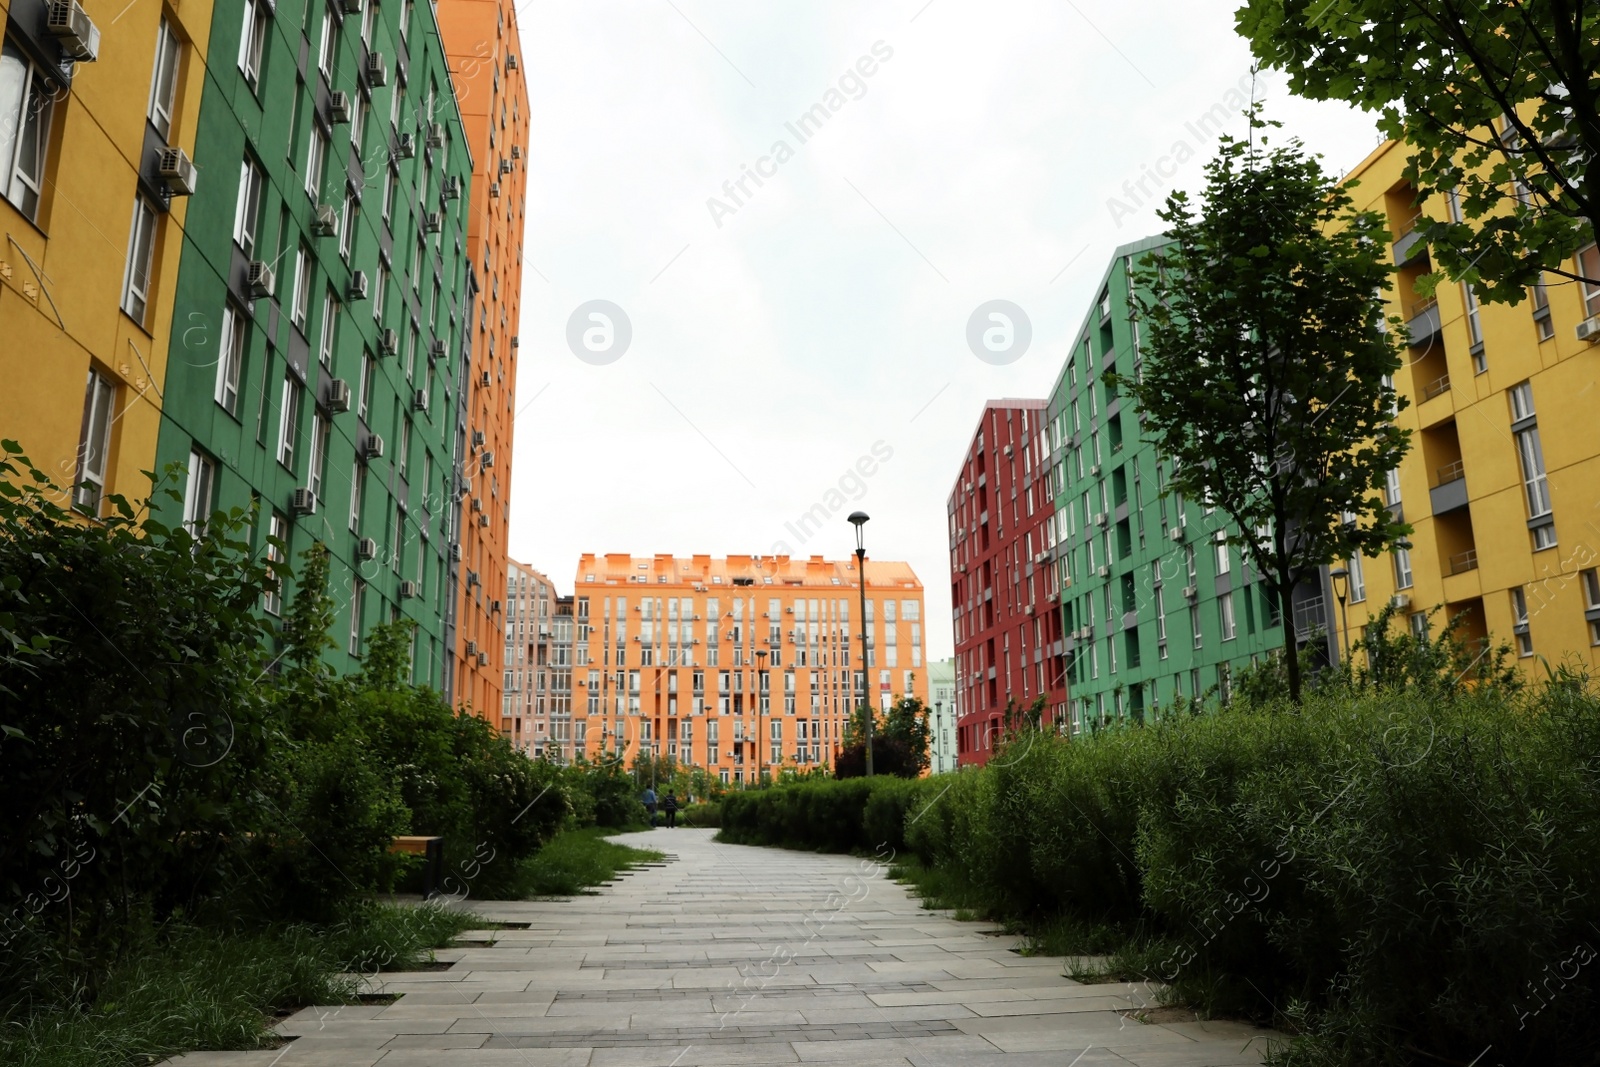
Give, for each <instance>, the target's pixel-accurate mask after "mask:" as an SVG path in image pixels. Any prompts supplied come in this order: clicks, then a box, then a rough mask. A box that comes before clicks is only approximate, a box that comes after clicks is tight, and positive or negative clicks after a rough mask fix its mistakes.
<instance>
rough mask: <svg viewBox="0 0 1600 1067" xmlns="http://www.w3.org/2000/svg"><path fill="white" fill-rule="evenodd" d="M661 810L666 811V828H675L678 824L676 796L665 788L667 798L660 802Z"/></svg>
mask: <svg viewBox="0 0 1600 1067" xmlns="http://www.w3.org/2000/svg"><path fill="white" fill-rule="evenodd" d="M661 810H662V811H664V812H666V813H667V829H668V830H675V829H677V826H678V796H677V794H676V793H674V792H673V791H672V790H670V789H669V790H667V799H666V800H665V801H663V802H662V804H661Z"/></svg>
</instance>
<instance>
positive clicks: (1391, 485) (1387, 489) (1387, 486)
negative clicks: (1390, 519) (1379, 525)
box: [1383, 467, 1400, 508]
mask: <svg viewBox="0 0 1600 1067" xmlns="http://www.w3.org/2000/svg"><path fill="white" fill-rule="evenodd" d="M1383 502H1384V503H1385V504H1387V505H1388V506H1389V507H1391V508H1392V507H1394V506H1396V505H1397V504H1399V503H1400V468H1398V467H1396V468H1395V469H1394V470H1391V471H1388V472H1386V473H1385V474H1384V476H1383Z"/></svg>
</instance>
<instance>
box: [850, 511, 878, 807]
mask: <svg viewBox="0 0 1600 1067" xmlns="http://www.w3.org/2000/svg"><path fill="white" fill-rule="evenodd" d="M866 524H867V513H866V512H864V511H852V512H851V513H850V525H851V526H854V527H855V528H856V579H857V581H859V582H860V584H861V706H862V708H863V709H864V711H865V712H866V714H865V718H866V720H867V722H866V728H867V777H868V778H871V777H872V714H873V713H872V703H871V700H870V693H869V691H868V689H867V548H866V542H865V541H864V540H863V536H864V535H863V531H862V527H863V526H865V525H866Z"/></svg>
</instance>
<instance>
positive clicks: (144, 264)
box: [122, 196, 159, 326]
mask: <svg viewBox="0 0 1600 1067" xmlns="http://www.w3.org/2000/svg"><path fill="white" fill-rule="evenodd" d="M158 217H159V216H158V215H157V214H156V209H155V207H154V206H152V205H151V203H150V201H148V200H146V199H145V198H144V197H142V196H136V197H134V198H133V226H132V227H131V228H130V232H129V234H128V266H127V269H126V271H125V272H124V273H123V277H122V310H123V311H125V312H127V314H128V317H129V318H130V319H132V320H133V321H134V322H137V323H138V324H139V325H140V326H143V325H144V313H145V308H146V307H147V306H148V305H149V302H150V267H151V264H152V263H154V262H155V255H156V221H157V219H158Z"/></svg>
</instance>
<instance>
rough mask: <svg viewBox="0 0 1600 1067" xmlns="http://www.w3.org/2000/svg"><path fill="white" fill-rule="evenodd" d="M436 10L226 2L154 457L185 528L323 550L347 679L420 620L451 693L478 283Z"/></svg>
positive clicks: (203, 121)
mask: <svg viewBox="0 0 1600 1067" xmlns="http://www.w3.org/2000/svg"><path fill="white" fill-rule="evenodd" d="M435 10H436V9H435V7H434V5H432V4H428V3H423V4H417V3H413V2H412V0H400V2H386V3H381V4H380V3H372V2H365V3H363V2H360V0H339V2H338V3H332V2H330V0H293V2H282V3H277V4H274V3H272V2H271V0H242V2H241V3H237V4H227V5H221V4H219V5H217V7H216V11H215V16H214V18H213V19H212V23H211V27H210V41H211V49H210V55H211V59H210V62H209V63H208V65H207V77H206V79H205V88H204V91H203V93H201V94H200V96H201V99H200V102H199V132H198V137H197V138H196V141H195V144H196V146H197V147H196V158H195V164H196V167H197V168H198V169H199V171H200V172H201V173H202V174H203V175H205V179H204V180H203V181H201V182H200V183H199V187H198V189H197V190H196V192H195V195H194V196H192V197H191V198H190V201H189V205H188V216H187V219H186V225H185V226H184V233H183V243H182V249H181V254H179V253H178V250H177V249H176V248H175V249H174V253H175V254H174V256H173V258H174V259H175V260H179V264H178V268H177V282H176V300H175V308H174V313H173V326H172V342H171V343H172V349H173V354H174V355H173V358H172V360H171V361H170V364H169V373H168V375H167V384H166V388H165V404H164V410H163V418H162V425H161V433H160V440H159V444H158V448H157V459H158V461H159V462H160V463H162V464H166V463H173V462H176V463H181V464H184V465H185V466H186V467H187V484H186V485H185V486H184V493H183V504H182V518H183V520H184V521H186V522H189V523H191V524H195V525H198V524H201V523H203V522H205V520H206V518H207V516H208V515H210V514H211V512H212V510H213V509H215V508H219V507H221V508H226V507H233V506H244V507H255V508H258V509H259V522H258V530H257V533H256V537H257V538H258V543H260V544H262V545H263V546H264V545H265V541H266V538H267V537H268V536H269V535H272V536H276V537H278V538H280V539H281V540H283V541H284V542H286V543H287V544H288V545H289V551H290V552H291V553H293V554H298V553H299V552H300V551H301V550H303V549H304V548H306V547H307V546H308V545H310V544H311V543H312V542H314V541H317V542H322V543H324V544H326V545H327V546H328V548H329V550H330V554H331V561H332V570H331V574H332V592H333V594H334V596H335V599H336V601H337V610H338V616H337V617H338V619H339V623H338V626H339V628H340V629H339V633H338V635H337V636H338V641H337V647H336V648H335V649H333V650H331V651H330V652H329V659H330V660H331V661H332V662H333V664H334V666H335V667H336V668H339V669H342V670H350V669H353V667H354V662H355V660H356V659H357V658H358V657H359V656H360V655H361V652H362V647H363V638H364V634H365V633H366V631H367V630H368V628H369V627H371V626H372V625H374V624H375V623H377V622H379V621H385V620H390V619H397V618H402V617H404V618H409V619H411V620H413V621H414V622H415V623H416V624H417V627H418V629H417V634H416V638H415V645H414V658H413V677H414V679H415V680H416V681H418V682H420V683H424V684H428V685H432V686H435V687H442V686H444V685H445V683H446V678H445V663H446V659H447V656H448V655H449V647H448V635H447V633H446V630H445V617H446V614H447V612H446V599H445V598H446V591H447V589H448V587H449V585H450V573H451V569H452V567H453V564H454V561H455V560H456V558H457V557H458V555H459V546H458V543H457V541H456V537H457V530H458V527H457V524H456V522H455V516H454V514H453V513H452V508H451V505H452V497H451V485H452V470H453V468H454V465H455V461H456V458H457V457H456V442H457V410H458V408H459V406H460V404H461V402H462V399H461V393H460V390H461V385H460V383H461V381H462V376H463V375H462V369H461V368H462V366H463V364H464V361H465V359H466V353H467V349H468V347H469V345H470V343H471V336H470V331H471V328H472V324H473V322H474V319H475V312H474V308H473V294H474V292H475V290H476V284H475V282H474V280H473V279H472V276H471V272H472V266H471V260H472V255H471V253H470V250H469V249H468V247H467V228H468V225H469V221H470V220H469V218H468V217H467V209H466V205H467V204H468V203H469V202H470V200H469V192H470V190H469V182H470V177H471V174H472V160H471V156H470V152H469V150H468V146H467V140H466V137H465V134H464V130H463V127H462V123H461V116H460V113H459V112H458V110H457V108H456V104H455V99H454V93H453V91H452V89H451V84H450V73H449V70H448V68H447V66H446V62H445V54H444V51H443V49H442V48H441V46H440V40H439V27H438V23H437V20H436V18H435ZM263 551H266V552H270V551H272V550H269V549H267V548H265V547H263ZM274 554H275V553H274ZM291 593H292V590H290V589H285V590H284V591H283V593H282V595H278V596H272V597H269V598H267V602H266V603H265V604H264V605H263V608H264V610H265V611H266V612H267V613H268V614H270V615H275V614H277V613H278V612H280V611H281V610H282V604H283V602H284V599H285V597H286V596H288V595H290V594H291ZM499 643H500V638H499V636H498V635H497V637H496V641H495V648H496V650H498V645H499Z"/></svg>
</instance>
